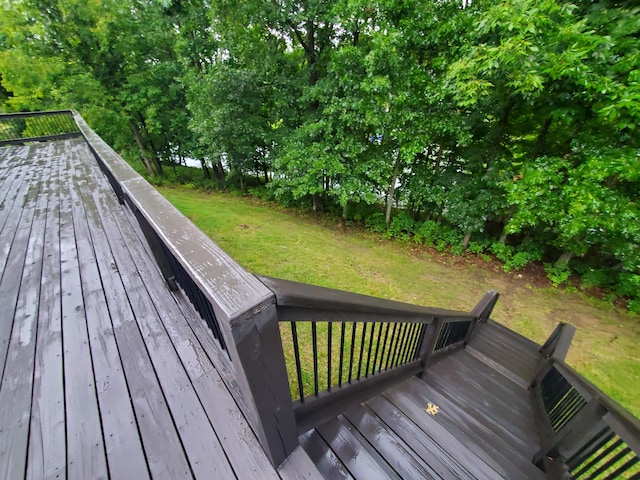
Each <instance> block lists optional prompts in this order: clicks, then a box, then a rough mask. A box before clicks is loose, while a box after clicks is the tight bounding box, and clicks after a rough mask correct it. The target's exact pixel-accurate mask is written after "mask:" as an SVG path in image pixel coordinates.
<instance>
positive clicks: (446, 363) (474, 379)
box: [300, 321, 546, 479]
mask: <svg viewBox="0 0 640 480" xmlns="http://www.w3.org/2000/svg"><path fill="white" fill-rule="evenodd" d="M539 349H540V346H539V345H537V344H535V343H534V342H532V341H531V340H528V339H526V338H524V337H521V336H520V335H518V334H516V333H515V332H512V331H510V330H508V329H506V328H505V327H503V326H501V325H500V324H498V323H495V322H492V321H490V322H489V323H487V324H483V325H481V326H479V328H478V329H477V332H476V333H475V335H474V336H473V338H472V339H471V341H470V342H469V344H468V345H467V346H466V348H465V349H463V350H460V351H457V352H454V353H453V354H451V355H449V356H447V357H446V358H444V359H442V360H441V361H439V362H438V363H436V364H435V365H434V366H432V367H431V368H430V369H428V370H427V371H426V372H425V373H424V374H423V375H422V378H420V377H412V378H410V379H407V380H405V381H403V382H402V383H400V384H399V385H397V386H395V387H393V388H390V389H388V390H387V391H385V392H384V393H382V394H380V395H377V396H375V397H373V398H371V399H369V400H367V401H365V402H363V403H361V404H359V405H356V406H353V407H351V408H350V409H348V410H347V411H345V412H344V413H343V414H341V415H338V416H337V417H335V418H333V419H331V420H330V421H328V422H326V423H324V424H322V425H320V426H318V427H317V428H315V429H312V430H310V431H308V432H305V433H304V434H302V435H301V436H300V443H301V445H302V446H303V447H304V448H305V450H306V452H307V453H308V455H309V457H310V458H311V459H312V460H313V461H314V462H315V464H316V466H317V467H318V470H319V471H320V472H321V474H322V475H323V476H324V477H325V478H327V479H338V478H345V479H346V478H362V479H374V478H433V479H440V478H443V479H476V478H481V479H499V478H505V479H538V478H546V477H545V474H544V473H543V472H542V471H541V470H539V469H538V468H537V467H535V466H534V465H533V463H532V462H531V459H532V458H533V455H534V454H535V453H536V451H537V450H538V449H539V441H538V438H537V434H536V428H535V425H534V423H533V422H534V420H533V418H534V416H533V411H532V406H531V400H530V393H529V390H528V385H529V383H530V382H531V380H532V379H533V378H534V376H535V373H536V370H537V369H538V368H539V365H540V361H541V358H542V357H541V355H540V353H539Z"/></svg>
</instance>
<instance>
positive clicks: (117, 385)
mask: <svg viewBox="0 0 640 480" xmlns="http://www.w3.org/2000/svg"><path fill="white" fill-rule="evenodd" d="M68 154H69V156H70V157H71V163H70V165H69V171H68V174H69V175H70V183H72V186H73V188H71V189H70V197H71V201H72V202H71V204H72V211H73V223H74V230H75V236H76V248H77V253H78V262H79V266H80V276H81V278H82V293H83V298H84V301H85V315H86V318H87V328H88V333H89V341H90V348H91V358H92V360H93V369H94V374H95V382H96V391H97V394H98V402H99V405H100V419H101V423H102V428H103V431H104V441H105V449H106V452H107V461H108V464H109V472H110V474H111V475H113V476H114V477H115V478H136V479H144V478H147V477H148V471H147V463H146V460H145V457H144V452H143V450H142V445H141V443H140V438H139V435H138V429H137V426H136V421H135V416H134V413H133V408H132V405H131V401H130V400H129V398H130V394H129V391H128V389H127V384H126V379H125V376H124V372H123V369H122V365H121V363H120V356H119V353H118V347H117V345H116V341H115V338H114V334H113V328H112V325H111V319H110V315H109V310H108V308H107V302H106V299H105V293H104V287H103V283H102V278H101V272H100V271H99V270H98V265H97V261H96V258H95V252H94V247H93V243H92V239H91V235H90V233H89V227H88V224H87V220H88V218H89V219H90V221H93V222H96V221H97V212H96V211H95V205H94V204H93V201H92V200H93V199H92V198H91V189H92V188H95V185H93V186H92V187H89V185H88V183H87V175H86V173H87V172H86V171H85V170H84V169H82V168H81V164H82V163H83V162H85V161H86V160H87V157H89V155H90V152H89V151H88V150H87V148H86V146H85V145H79V146H78V147H76V148H74V149H69V151H68ZM90 159H91V158H90V157H89V160H90ZM83 197H84V198H83ZM103 273H105V274H106V275H109V274H110V273H111V269H106V271H105V272H103Z"/></svg>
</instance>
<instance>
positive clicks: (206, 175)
mask: <svg viewBox="0 0 640 480" xmlns="http://www.w3.org/2000/svg"><path fill="white" fill-rule="evenodd" d="M200 165H202V174H203V175H204V178H206V179H207V180H211V172H210V171H209V167H208V166H207V162H206V161H205V160H204V159H203V158H201V159H200Z"/></svg>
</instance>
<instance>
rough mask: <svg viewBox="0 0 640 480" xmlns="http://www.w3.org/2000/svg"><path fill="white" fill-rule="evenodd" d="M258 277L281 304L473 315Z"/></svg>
mask: <svg viewBox="0 0 640 480" xmlns="http://www.w3.org/2000/svg"><path fill="white" fill-rule="evenodd" d="M259 278H260V279H261V280H262V281H263V282H264V283H265V285H267V286H268V287H269V288H270V289H271V290H272V291H273V292H274V293H275V295H276V298H277V303H278V306H282V307H290V308H292V309H293V308H300V309H324V310H327V311H340V310H342V311H351V312H354V313H372V314H374V315H385V316H390V315H395V316H397V317H413V318H433V317H437V316H447V317H452V318H453V317H461V318H469V316H470V314H469V313H468V312H460V311H455V310H445V309H441V308H430V307H422V306H420V305H412V304H408V303H403V302H396V301H393V300H387V299H384V298H378V297H372V296H369V295H362V294H358V293H352V292H345V291H343V290H336V289H332V288H326V287H319V286H316V285H309V284H306V283H300V282H293V281H291V280H282V279H280V278H270V277H265V276H260V277H259ZM310 314H312V312H310ZM399 320H401V318H400V319H399Z"/></svg>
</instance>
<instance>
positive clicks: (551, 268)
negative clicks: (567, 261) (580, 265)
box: [544, 263, 571, 287]
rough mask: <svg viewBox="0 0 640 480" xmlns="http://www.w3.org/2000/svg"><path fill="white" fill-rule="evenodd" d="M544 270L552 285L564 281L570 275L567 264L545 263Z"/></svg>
mask: <svg viewBox="0 0 640 480" xmlns="http://www.w3.org/2000/svg"><path fill="white" fill-rule="evenodd" d="M544 270H545V272H547V278H548V279H549V280H551V283H552V284H553V286H554V287H557V286H558V285H562V284H563V283H566V282H567V280H569V277H570V276H571V270H569V267H568V266H567V265H561V266H555V265H554V264H552V263H545V264H544Z"/></svg>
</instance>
